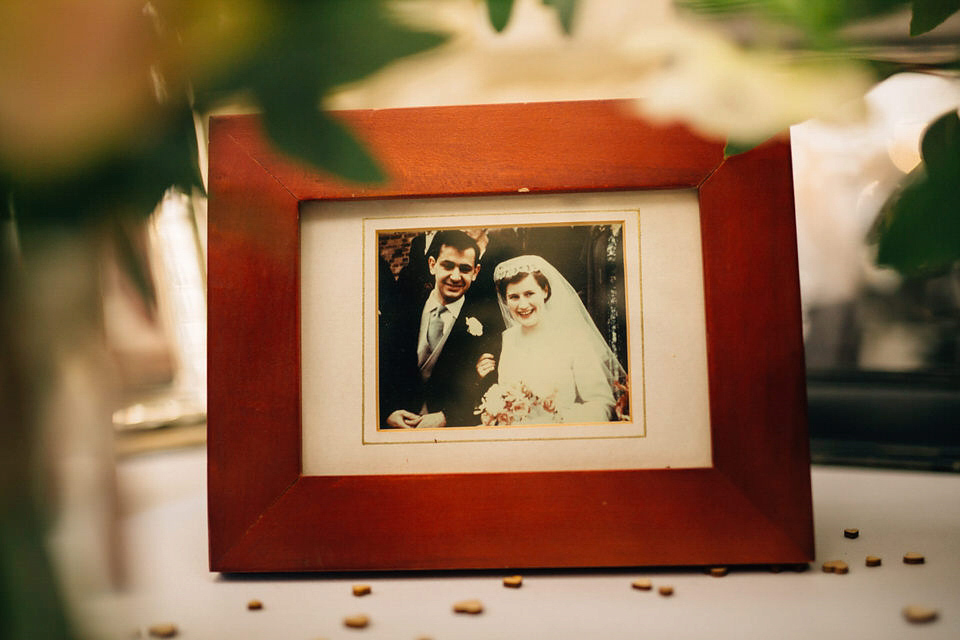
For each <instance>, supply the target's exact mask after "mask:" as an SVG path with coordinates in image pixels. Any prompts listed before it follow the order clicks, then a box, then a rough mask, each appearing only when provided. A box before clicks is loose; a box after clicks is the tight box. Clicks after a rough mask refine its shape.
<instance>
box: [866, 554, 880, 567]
mask: <svg viewBox="0 0 960 640" xmlns="http://www.w3.org/2000/svg"><path fill="white" fill-rule="evenodd" d="M864 564H866V565H867V566H868V567H879V566H880V565H881V564H883V559H882V558H880V556H867V559H866V560H865V562H864Z"/></svg>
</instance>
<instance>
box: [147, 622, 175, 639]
mask: <svg viewBox="0 0 960 640" xmlns="http://www.w3.org/2000/svg"><path fill="white" fill-rule="evenodd" d="M147 633H149V634H150V635H151V636H153V637H154V638H172V637H174V636H175V635H177V634H178V633H180V630H179V629H177V625H175V624H171V623H169V622H163V623H160V624H155V625H152V626H151V627H150V628H149V629H147Z"/></svg>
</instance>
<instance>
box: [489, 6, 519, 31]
mask: <svg viewBox="0 0 960 640" xmlns="http://www.w3.org/2000/svg"><path fill="white" fill-rule="evenodd" d="M512 12H513V0H487V15H488V16H489V17H490V24H491V25H493V28H494V29H495V30H496V31H497V33H500V32H501V31H503V30H504V29H506V28H507V23H508V22H510V14H511V13H512Z"/></svg>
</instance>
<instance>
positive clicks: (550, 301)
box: [477, 256, 624, 424]
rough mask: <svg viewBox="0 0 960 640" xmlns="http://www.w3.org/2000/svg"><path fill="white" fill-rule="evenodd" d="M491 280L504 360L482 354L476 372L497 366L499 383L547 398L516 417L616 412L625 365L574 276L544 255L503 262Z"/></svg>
mask: <svg viewBox="0 0 960 640" xmlns="http://www.w3.org/2000/svg"><path fill="white" fill-rule="evenodd" d="M493 279H494V282H495V284H496V286H497V293H498V300H499V302H500V311H501V313H502V314H503V319H504V322H505V324H506V327H507V329H506V330H505V331H504V332H503V342H502V347H501V351H500V357H499V361H498V359H497V358H495V357H494V356H493V355H492V354H484V356H483V357H481V359H480V360H479V362H478V363H477V373H479V374H480V376H481V377H484V376H486V375H488V374H490V373H491V372H493V371H494V370H496V371H497V376H498V385H499V389H500V390H504V389H520V388H523V389H524V390H525V392H526V391H529V392H532V394H533V395H534V397H535V398H537V399H539V400H541V401H545V402H544V403H543V404H544V405H545V408H546V412H544V411H539V412H537V414H536V417H534V415H533V414H531V415H529V416H520V417H519V419H518V420H517V423H519V424H530V423H536V422H541V423H542V422H565V423H578V422H608V421H610V420H612V419H614V405H615V400H614V383H615V382H616V381H617V380H618V379H620V378H621V377H623V376H624V371H623V368H622V367H621V366H620V363H619V362H618V361H617V358H616V356H615V355H614V354H613V352H612V351H611V350H610V347H609V346H607V343H606V341H605V340H604V339H603V336H602V335H600V332H599V331H598V330H597V328H596V326H595V325H594V323H593V320H592V319H591V318H590V315H589V314H588V313H587V310H586V309H585V308H584V306H583V303H582V302H581V301H580V297H579V296H578V295H577V293H576V291H574V289H573V287H572V286H570V283H569V282H567V280H566V279H565V278H564V277H563V276H562V275H560V272H559V271H557V270H556V269H555V268H554V267H553V266H552V265H551V264H550V263H548V262H547V261H546V260H544V259H543V258H541V257H540V256H519V257H517V258H512V259H510V260H507V261H505V262H502V263H500V264H499V265H497V267H496V269H495V270H494V274H493ZM485 400H486V398H485ZM488 413H490V412H488ZM494 413H495V412H494ZM547 414H552V415H549V418H550V419H548V420H545V419H544V415H547ZM485 418H486V419H487V420H496V417H495V416H493V417H491V416H489V415H488V416H485ZM524 418H526V419H524ZM502 420H503V418H502V417H501V421H498V422H497V424H502V423H503V422H502ZM487 423H488V424H492V423H493V422H487ZM508 423H510V421H508Z"/></svg>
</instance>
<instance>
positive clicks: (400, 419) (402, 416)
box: [387, 409, 421, 429]
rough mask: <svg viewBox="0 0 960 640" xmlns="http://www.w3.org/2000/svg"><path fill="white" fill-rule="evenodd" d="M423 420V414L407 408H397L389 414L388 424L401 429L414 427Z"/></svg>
mask: <svg viewBox="0 0 960 640" xmlns="http://www.w3.org/2000/svg"><path fill="white" fill-rule="evenodd" d="M420 422H421V416H418V415H417V414H415V413H412V412H410V411H407V410H406V409H397V410H396V411H394V412H393V413H391V414H390V415H389V416H387V424H388V425H389V426H391V427H397V428H399V429H413V428H415V427H416V426H417V425H419V424H420Z"/></svg>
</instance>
